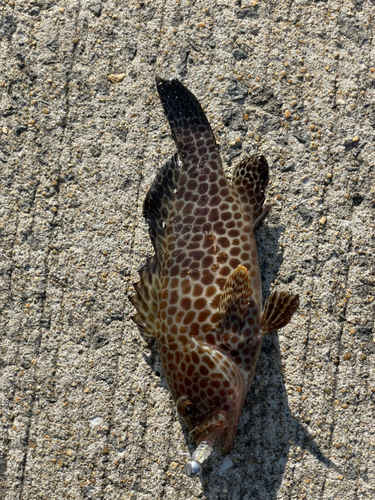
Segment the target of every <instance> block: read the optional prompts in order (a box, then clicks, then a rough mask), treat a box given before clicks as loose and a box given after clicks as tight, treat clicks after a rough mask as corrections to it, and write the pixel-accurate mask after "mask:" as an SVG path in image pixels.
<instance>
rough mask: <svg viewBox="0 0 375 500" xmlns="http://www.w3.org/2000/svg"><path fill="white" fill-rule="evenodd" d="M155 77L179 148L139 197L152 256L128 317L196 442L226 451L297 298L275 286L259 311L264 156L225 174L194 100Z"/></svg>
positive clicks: (176, 83)
mask: <svg viewBox="0 0 375 500" xmlns="http://www.w3.org/2000/svg"><path fill="white" fill-rule="evenodd" d="M156 84H157V89H158V92H159V96H160V98H161V102H162V104H163V108H164V111H165V114H166V117H167V119H168V121H169V124H170V127H171V131H172V136H173V139H174V141H175V143H176V147H177V152H178V153H177V154H176V155H175V156H174V157H173V158H172V159H171V160H170V161H169V162H167V164H166V165H165V166H164V167H163V168H162V169H161V171H160V172H159V174H158V176H157V178H156V180H155V181H154V183H153V185H152V186H151V188H150V190H149V192H148V194H147V196H146V199H145V203H144V216H145V218H146V221H147V222H148V225H149V234H150V237H151V240H152V243H153V246H154V248H155V256H154V257H152V258H151V259H149V260H148V266H147V268H145V269H144V270H143V271H141V273H140V274H141V281H140V282H139V283H138V284H137V285H136V291H137V294H136V295H135V296H134V297H132V299H131V300H132V303H133V304H134V306H135V307H136V308H137V310H138V312H137V314H136V316H135V317H134V320H135V322H136V323H137V324H138V325H139V326H140V327H142V328H143V330H144V333H145V335H146V336H148V337H152V338H155V339H156V342H157V347H158V350H159V353H160V358H161V362H162V366H163V371H164V375H165V377H166V380H167V383H168V387H169V389H170V391H171V393H172V396H173V399H174V401H175V403H176V406H177V410H178V412H179V414H180V416H181V417H182V418H183V419H184V421H185V422H186V424H187V426H188V428H189V430H190V431H191V433H192V436H193V437H194V439H195V441H196V442H197V443H198V444H199V443H201V442H203V441H204V440H206V441H207V440H208V441H210V442H212V443H213V442H218V443H219V444H220V446H221V449H222V451H223V452H224V453H229V452H230V450H231V449H232V446H233V441H234V438H235V435H236V430H237V426H238V421H239V418H240V416H241V412H242V407H243V403H244V400H245V396H246V393H247V392H248V391H249V389H250V387H251V383H252V380H253V377H254V372H255V367H256V363H257V360H258V357H259V353H260V349H261V345H262V339H263V337H264V335H265V334H267V333H268V332H270V331H273V330H275V329H278V328H281V327H282V326H284V325H286V324H287V323H288V322H289V321H290V319H291V317H292V314H293V313H294V311H295V310H296V309H297V307H298V302H299V299H298V296H295V295H289V294H287V293H283V292H275V293H274V294H273V295H271V296H270V297H269V298H268V299H267V301H266V303H265V307H264V310H263V311H262V284H261V274H260V266H259V259H258V253H257V247H256V240H255V234H254V233H255V229H256V228H257V227H258V226H259V224H260V223H261V222H262V220H263V219H264V217H265V216H266V215H267V213H268V211H269V207H263V202H264V199H265V190H266V187H267V183H268V165H267V162H266V160H265V158H264V157H258V158H257V157H248V158H245V159H243V160H242V161H240V163H239V164H238V165H237V167H236V168H235V171H234V175H233V180H232V183H230V182H229V181H228V179H227V178H226V176H225V174H224V171H223V169H222V164H221V159H220V155H219V152H218V148H217V145H216V141H215V137H214V134H213V131H212V129H211V127H210V125H209V123H208V120H207V118H206V116H205V114H204V112H203V110H202V108H201V106H200V104H199V102H198V101H197V99H196V98H195V97H194V95H193V94H192V93H191V92H190V91H189V90H188V89H187V88H185V87H184V86H183V85H182V84H181V83H180V82H179V81H178V80H172V81H166V80H161V79H157V81H156Z"/></svg>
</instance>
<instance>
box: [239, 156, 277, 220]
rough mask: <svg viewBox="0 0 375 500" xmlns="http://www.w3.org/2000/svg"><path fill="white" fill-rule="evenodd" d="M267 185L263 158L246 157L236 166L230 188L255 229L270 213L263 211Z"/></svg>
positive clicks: (266, 210)
mask: <svg viewBox="0 0 375 500" xmlns="http://www.w3.org/2000/svg"><path fill="white" fill-rule="evenodd" d="M267 185H268V163H267V160H266V159H265V157H264V156H247V157H246V158H243V159H242V160H241V161H240V162H239V163H238V165H237V166H236V168H235V170H234V173H233V182H232V186H233V188H234V191H235V193H236V194H237V196H238V197H239V199H240V201H241V203H242V205H243V207H244V208H245V210H246V211H247V212H248V213H249V214H250V216H251V218H252V221H253V225H254V229H257V228H258V227H259V226H260V224H261V223H262V221H263V219H264V218H265V217H266V215H267V214H268V212H269V211H270V208H271V207H270V206H266V207H265V208H264V209H263V203H264V200H265V197H266V189H267Z"/></svg>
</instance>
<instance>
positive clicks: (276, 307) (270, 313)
mask: <svg viewBox="0 0 375 500" xmlns="http://www.w3.org/2000/svg"><path fill="white" fill-rule="evenodd" d="M298 306H299V295H292V294H290V293H287V292H273V294H272V295H270V296H269V297H268V299H267V300H266V303H265V304H264V309H263V313H262V321H261V333H262V335H266V334H267V333H270V332H273V331H274V330H279V329H280V328H282V327H283V326H286V325H287V324H288V323H289V321H290V320H291V319H292V316H293V314H294V313H295V311H296V310H297V309H298Z"/></svg>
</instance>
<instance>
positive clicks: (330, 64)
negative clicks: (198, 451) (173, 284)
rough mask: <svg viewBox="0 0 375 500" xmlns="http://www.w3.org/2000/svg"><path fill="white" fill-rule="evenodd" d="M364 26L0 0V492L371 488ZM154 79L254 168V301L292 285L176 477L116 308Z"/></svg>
mask: <svg viewBox="0 0 375 500" xmlns="http://www.w3.org/2000/svg"><path fill="white" fill-rule="evenodd" d="M374 16H375V4H374V2H373V0H371V1H370V0H355V1H354V0H353V1H349V0H345V1H341V2H340V1H331V0H327V1H307V0H306V1H297V0H294V1H293V0H292V1H289V2H273V1H252V2H251V1H242V2H241V0H239V1H238V0H237V1H234V0H223V1H221V2H220V1H216V2H204V1H194V0H191V1H190V2H189V1H187V0H180V1H178V0H177V1H162V0H155V1H144V2H139V3H137V2H133V1H129V0H126V1H122V2H120V1H115V0H108V1H104V0H102V1H99V0H81V1H76V2H74V1H72V0H65V1H53V0H35V1H26V0H25V1H21V0H15V1H10V0H2V1H1V3H0V183H1V199H0V245H1V250H0V251H1V261H0V307H1V327H0V328H1V333H0V352H1V357H0V377H1V396H0V397H1V400H0V412H1V413H0V442H1V444H0V499H2V500H20V499H22V500H36V499H46V500H47V499H48V500H52V499H62V498H69V499H86V498H87V499H101V498H104V499H114V500H117V499H119V500H120V499H142V500H143V499H180V498H181V499H184V500H193V499H209V500H219V499H220V500H222V499H231V500H232V499H233V500H240V499H241V500H242V499H243V500H258V499H259V500H260V499H261V500H263V499H264V500H275V499H280V500H281V499H282V500H284V499H285V500H287V499H290V500H292V499H293V500H294V499H300V498H301V499H303V498H305V499H327V500H328V499H329V500H339V499H340V500H357V499H365V498H369V499H373V498H375V451H374V449H375V448H374V446H375V410H374V398H375V375H374V367H375V343H374V342H375V336H374V302H375V301H374V300H373V299H374V295H375V293H374V268H375V262H374V247H375V241H374V237H375V230H374V225H375V224H374V208H375V183H374V181H375V178H374V177H375V176H374V164H375V153H374V132H375V131H374V127H375V112H374V101H375V47H374V39H373V34H374ZM156 74H159V75H160V76H162V77H164V78H171V77H178V78H180V79H181V80H182V81H183V82H184V83H185V84H186V85H188V87H189V88H190V89H191V90H192V91H193V92H194V93H195V94H196V96H197V97H198V99H199V100H200V102H201V103H202V105H203V107H204V109H205V110H206V112H207V115H208V117H209V120H210V122H211V124H212V127H213V129H214V131H215V134H216V137H217V140H218V142H219V143H220V148H221V154H222V157H223V161H224V164H225V169H226V171H227V172H228V175H229V176H230V173H231V172H232V169H233V165H235V164H236V162H237V161H238V159H239V158H240V157H241V155H245V154H254V153H256V154H264V155H265V156H266V158H267V159H268V162H269V164H270V188H269V201H270V202H272V203H273V204H274V207H273V210H272V212H271V214H270V216H269V217H268V218H267V220H266V222H265V224H264V225H263V226H262V227H261V228H260V229H259V231H258V241H259V251H260V254H261V264H262V274H263V278H264V296H265V297H266V296H267V295H268V294H269V293H270V291H272V289H273V288H274V287H277V288H278V289H280V290H290V291H292V292H298V293H299V294H300V297H301V306H300V309H299V310H298V312H297V313H296V314H295V316H294V319H293V321H292V322H291V323H290V324H289V325H288V327H286V328H284V329H283V330H281V331H280V332H278V333H274V334H272V335H270V336H269V337H268V338H266V340H265V341H264V347H263V349H262V353H261V357H260V360H259V364H258V368H257V373H256V377H255V380H254V384H253V388H252V390H251V392H250V393H249V395H248V397H247V400H246V403H245V407H244V411H243V416H242V419H241V421H240V426H239V429H238V434H237V438H236V441H235V446H234V449H233V452H232V453H231V455H230V460H229V459H226V460H225V461H224V457H223V456H222V455H220V454H219V453H217V454H216V455H215V456H214V457H213V459H211V460H209V461H208V462H207V465H206V467H205V473H204V475H203V477H202V478H201V479H198V480H194V481H193V480H189V479H187V478H185V477H184V475H183V470H182V467H183V464H184V463H185V461H186V455H184V453H185V454H186V453H187V451H188V449H190V450H192V449H193V448H192V446H193V443H192V441H191V439H190V437H189V436H188V434H187V432H186V430H185V429H184V427H183V425H182V424H181V423H180V421H179V419H178V417H177V415H176V412H175V409H174V407H173V405H172V401H171V398H170V396H169V393H168V391H167V389H166V384H165V380H164V378H163V375H162V374H161V367H160V362H159V358H158V355H157V353H156V351H155V347H154V346H153V345H152V343H151V344H148V343H147V342H146V341H145V340H144V339H143V338H142V337H141V335H140V332H139V331H138V329H137V328H136V327H135V325H134V324H133V323H132V321H131V320H130V318H129V317H130V316H131V315H132V314H134V310H133V308H132V306H131V305H130V304H129V302H128V299H127V297H128V296H130V295H132V294H133V293H134V289H133V287H132V284H133V283H134V282H136V281H137V270H138V269H139V268H140V267H141V266H142V265H143V264H144V263H145V259H146V257H148V256H149V255H151V253H152V249H151V245H150V241H149V238H148V236H147V230H146V226H145V223H144V221H143V218H142V203H143V199H144V196H145V193H146V191H147V189H148V187H149V186H150V184H151V182H152V180H153V179H154V177H155V174H156V172H157V169H158V168H159V167H160V166H162V165H163V164H164V163H165V161H166V160H167V159H168V158H170V156H171V155H172V154H173V153H174V151H175V147H174V144H173V142H172V140H171V137H170V132H169V128H168V125H167V123H166V120H165V118H164V115H163V113H162V108H161V104H160V102H159V100H158V98H157V93H156V89H155V84H154V77H155V75H156ZM111 75H115V76H111ZM226 465H227V466H229V467H228V468H227V469H226V470H224V469H225V466H226Z"/></svg>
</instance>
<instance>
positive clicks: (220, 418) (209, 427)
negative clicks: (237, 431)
mask: <svg viewBox="0 0 375 500" xmlns="http://www.w3.org/2000/svg"><path fill="white" fill-rule="evenodd" d="M228 425H229V424H228V420H227V412H225V411H220V412H218V413H216V414H215V415H212V416H211V417H210V418H209V419H208V420H205V421H204V422H203V423H202V424H200V425H198V426H197V427H195V428H194V429H193V430H191V431H190V434H191V435H192V436H193V438H194V441H195V442H196V443H197V444H200V443H201V442H202V441H205V440H206V439H207V438H209V439H210V440H212V437H213V436H214V435H215V434H216V437H219V436H220V434H221V433H222V431H223V430H224V429H226V428H227V427H228ZM215 441H216V439H215Z"/></svg>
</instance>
